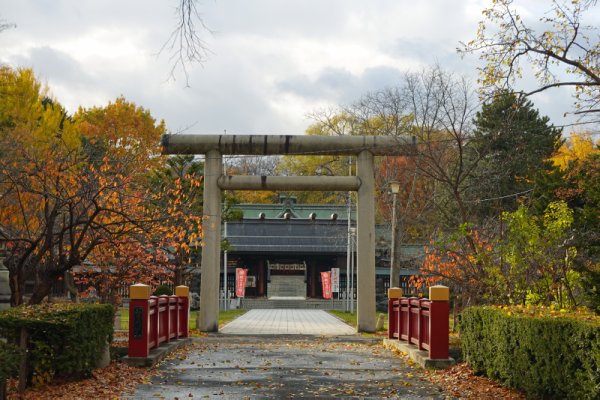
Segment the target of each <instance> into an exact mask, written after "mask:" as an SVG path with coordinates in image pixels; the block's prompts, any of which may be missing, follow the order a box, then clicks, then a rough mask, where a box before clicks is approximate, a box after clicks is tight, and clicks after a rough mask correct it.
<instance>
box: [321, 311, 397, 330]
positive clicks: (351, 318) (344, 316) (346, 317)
mask: <svg viewBox="0 0 600 400" xmlns="http://www.w3.org/2000/svg"><path fill="white" fill-rule="evenodd" d="M328 312H329V313H330V314H332V315H334V316H336V317H338V318H339V319H341V320H342V321H344V322H345V323H347V324H348V325H350V326H352V327H354V328H356V313H355V312H354V313H351V312H349V311H340V310H329V311H328ZM379 315H383V328H382V329H380V330H379V332H382V331H384V332H387V325H388V317H387V313H377V318H379Z"/></svg>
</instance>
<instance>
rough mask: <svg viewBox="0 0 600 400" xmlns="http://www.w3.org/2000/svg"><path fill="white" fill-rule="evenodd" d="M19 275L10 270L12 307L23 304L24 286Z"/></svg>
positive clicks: (9, 280)
mask: <svg viewBox="0 0 600 400" xmlns="http://www.w3.org/2000/svg"><path fill="white" fill-rule="evenodd" d="M21 281H22V279H21V277H20V275H19V274H18V273H15V272H14V271H13V270H11V269H9V270H8V282H9V285H10V306H11V307H16V306H19V305H21V304H23V284H22V282H21Z"/></svg>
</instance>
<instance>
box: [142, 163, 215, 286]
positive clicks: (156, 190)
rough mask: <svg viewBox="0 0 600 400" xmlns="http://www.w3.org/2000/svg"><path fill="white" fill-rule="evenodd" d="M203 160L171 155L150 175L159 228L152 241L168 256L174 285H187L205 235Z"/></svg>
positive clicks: (152, 204)
mask: <svg viewBox="0 0 600 400" xmlns="http://www.w3.org/2000/svg"><path fill="white" fill-rule="evenodd" d="M203 172H204V163H203V162H201V161H200V160H198V159H195V158H194V156H173V157H169V158H168V159H167V161H166V163H165V165H164V166H162V167H160V168H157V169H156V170H154V171H152V174H151V175H150V177H149V186H150V188H151V189H150V190H151V195H150V196H151V199H152V200H151V202H149V203H148V205H147V206H148V207H149V208H150V209H152V211H153V213H154V215H155V219H156V222H157V223H156V227H155V228H154V230H153V232H152V242H154V243H157V244H160V246H161V248H163V249H164V250H165V251H166V253H167V254H168V256H169V264H170V267H171V268H172V270H173V282H174V284H175V285H183V284H188V283H189V282H188V280H189V274H190V273H191V268H192V267H193V264H192V262H191V260H192V258H194V257H196V258H197V257H198V254H195V253H197V252H198V251H199V247H200V239H201V237H202V195H203V185H202V174H203Z"/></svg>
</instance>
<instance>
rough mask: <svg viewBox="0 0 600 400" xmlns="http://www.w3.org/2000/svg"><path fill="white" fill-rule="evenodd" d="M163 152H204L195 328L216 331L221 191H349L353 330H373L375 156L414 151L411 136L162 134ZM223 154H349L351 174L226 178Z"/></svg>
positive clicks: (217, 318) (412, 152)
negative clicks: (353, 226) (353, 239)
mask: <svg viewBox="0 0 600 400" xmlns="http://www.w3.org/2000/svg"><path fill="white" fill-rule="evenodd" d="M162 152H163V154H204V155H205V165H204V217H205V218H204V222H203V233H204V238H203V251H202V265H201V273H202V279H201V288H200V311H199V313H198V320H197V327H198V329H200V330H201V331H204V332H217V331H218V329H219V327H218V320H219V267H220V253H221V191H222V190H233V189H239V190H317V191H319V190H344V191H347V190H352V191H357V192H358V205H357V239H358V240H357V329H358V331H359V332H374V331H375V325H376V321H375V313H376V310H375V196H374V195H375V192H374V191H375V179H374V177H375V171H374V163H373V158H374V156H376V155H411V154H414V138H411V137H389V136H291V135H289V136H273V135H188V134H186V135H179V134H178V135H164V136H163V138H162ZM223 154H228V155H284V154H290V155H291V154H295V155H354V156H356V157H357V175H356V177H324V176H314V177H250V176H246V177H242V176H238V177H230V176H225V175H223V174H222V172H223V161H222V159H223Z"/></svg>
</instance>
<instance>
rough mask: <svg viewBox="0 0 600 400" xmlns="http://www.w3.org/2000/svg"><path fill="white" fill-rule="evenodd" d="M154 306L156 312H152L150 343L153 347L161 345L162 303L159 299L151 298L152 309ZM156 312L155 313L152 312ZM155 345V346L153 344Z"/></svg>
mask: <svg viewBox="0 0 600 400" xmlns="http://www.w3.org/2000/svg"><path fill="white" fill-rule="evenodd" d="M152 306H154V310H152V309H151V310H150V325H152V326H151V328H150V343H151V346H153V347H158V346H159V345H160V342H159V339H158V338H159V337H160V303H159V298H158V297H156V296H150V307H152ZM152 311H154V312H152ZM152 343H153V344H152Z"/></svg>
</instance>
